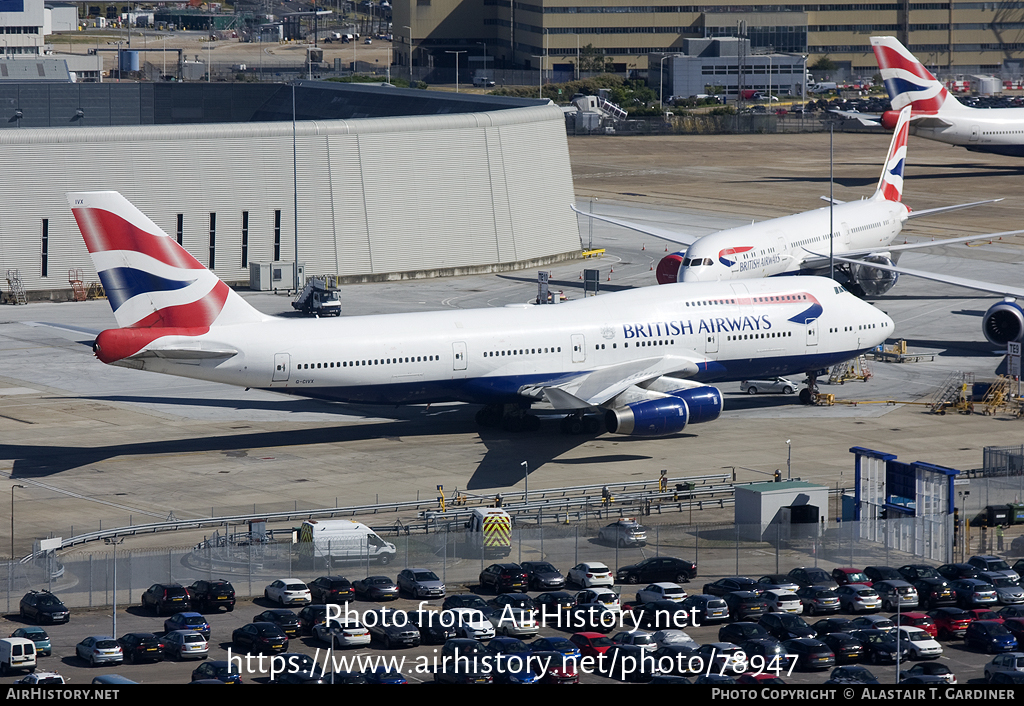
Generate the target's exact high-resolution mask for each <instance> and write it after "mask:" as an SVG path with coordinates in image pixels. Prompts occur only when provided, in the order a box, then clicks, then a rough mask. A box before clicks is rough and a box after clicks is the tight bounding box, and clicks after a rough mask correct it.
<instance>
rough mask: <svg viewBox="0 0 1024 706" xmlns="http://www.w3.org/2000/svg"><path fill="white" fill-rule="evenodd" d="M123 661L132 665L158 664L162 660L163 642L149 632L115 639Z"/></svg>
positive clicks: (134, 633) (133, 633)
mask: <svg viewBox="0 0 1024 706" xmlns="http://www.w3.org/2000/svg"><path fill="white" fill-rule="evenodd" d="M117 644H119V645H120V646H121V653H122V654H123V655H124V658H125V660H127V661H128V662H131V663H132V664H138V663H140V662H159V661H161V660H163V658H164V643H163V641H162V640H161V639H160V638H158V637H157V636H156V635H154V634H153V633H151V632H130V633H128V634H126V635H122V636H121V637H119V638H117Z"/></svg>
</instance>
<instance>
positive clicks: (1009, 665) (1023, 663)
mask: <svg viewBox="0 0 1024 706" xmlns="http://www.w3.org/2000/svg"><path fill="white" fill-rule="evenodd" d="M996 672H1024V652H1006V653H1004V654H1001V655H996V656H995V657H993V658H992V660H991V661H990V662H989V663H988V664H986V665H985V681H991V680H992V675H993V674H995V673H996Z"/></svg>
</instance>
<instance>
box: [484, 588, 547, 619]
mask: <svg viewBox="0 0 1024 706" xmlns="http://www.w3.org/2000/svg"><path fill="white" fill-rule="evenodd" d="M487 605H489V606H490V607H492V608H496V609H497V610H498V611H499V613H500V612H501V611H503V610H505V606H508V607H510V608H514V609H515V610H516V611H517V612H518V611H520V610H528V611H530V612H531V613H534V614H536V612H537V604H536V603H535V602H534V600H533V599H532V598H530V597H529V596H526V595H523V594H522V593H499V594H498V595H497V596H495V597H494V598H492V599H491V600H489V601H487Z"/></svg>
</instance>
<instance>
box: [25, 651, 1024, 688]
mask: <svg viewBox="0 0 1024 706" xmlns="http://www.w3.org/2000/svg"><path fill="white" fill-rule="evenodd" d="M996 672H1024V652H1006V653H1004V654H1001V655H996V656H995V657H993V658H992V661H991V662H989V663H988V664H986V665H985V681H990V680H991V679H992V675H993V674H995V673H996ZM15 683H17V682H15Z"/></svg>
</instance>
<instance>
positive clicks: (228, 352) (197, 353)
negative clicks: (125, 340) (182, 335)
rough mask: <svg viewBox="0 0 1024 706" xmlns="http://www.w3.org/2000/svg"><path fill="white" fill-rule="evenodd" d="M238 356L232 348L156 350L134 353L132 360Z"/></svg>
mask: <svg viewBox="0 0 1024 706" xmlns="http://www.w3.org/2000/svg"><path fill="white" fill-rule="evenodd" d="M236 355H238V351H237V350H235V349H233V348H201V349H200V348H156V349H152V348H151V349H147V350H144V351H142V352H141V353H136V354H135V355H133V356H131V357H132V358H135V359H139V358H166V359H168V360H213V359H215V358H231V357H233V356H236Z"/></svg>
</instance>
